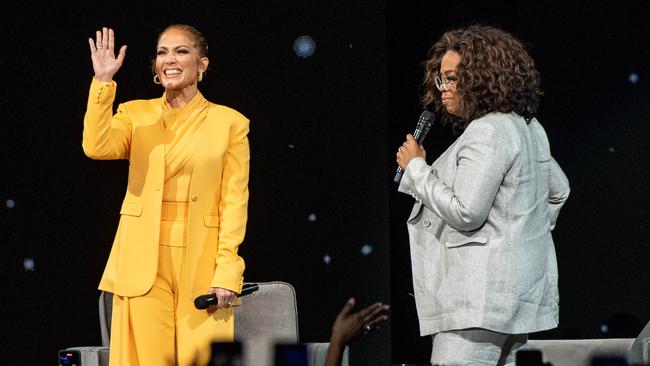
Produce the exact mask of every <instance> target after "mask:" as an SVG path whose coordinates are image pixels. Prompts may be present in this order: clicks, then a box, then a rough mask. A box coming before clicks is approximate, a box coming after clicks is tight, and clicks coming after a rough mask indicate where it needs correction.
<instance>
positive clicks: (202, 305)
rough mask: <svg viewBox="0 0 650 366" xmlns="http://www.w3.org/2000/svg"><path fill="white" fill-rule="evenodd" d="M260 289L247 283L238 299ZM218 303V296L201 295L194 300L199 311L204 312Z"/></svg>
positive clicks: (256, 285)
mask: <svg viewBox="0 0 650 366" xmlns="http://www.w3.org/2000/svg"><path fill="white" fill-rule="evenodd" d="M259 288H260V287H259V285H258V284H256V283H246V284H244V286H243V287H242V289H241V293H240V294H239V295H238V296H237V297H242V296H246V295H248V294H250V293H253V292H255V291H257V290H259ZM218 302H219V299H218V298H217V294H207V295H201V296H197V298H196V299H194V307H196V308H197V309H199V310H203V309H207V308H209V307H210V306H213V305H217V303H218Z"/></svg>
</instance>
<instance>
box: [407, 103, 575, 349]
mask: <svg viewBox="0 0 650 366" xmlns="http://www.w3.org/2000/svg"><path fill="white" fill-rule="evenodd" d="M399 191H400V192H404V193H407V194H410V195H411V196H413V197H414V198H415V200H416V202H415V205H414V206H413V210H412V211H411V215H410V216H409V218H408V221H407V225H408V232H409V239H410V248H411V262H412V270H413V286H414V291H415V301H416V307H417V312H418V318H419V323H420V334H421V335H422V336H424V335H428V334H434V333H437V332H440V331H445V330H451V329H465V328H474V327H478V328H485V329H489V330H493V331H498V332H503V333H511V334H519V333H529V332H535V331H541V330H546V329H551V328H554V327H556V326H557V324H558V315H559V308H558V302H559V295H558V287H557V280H558V273H557V260H556V257H555V248H554V244H553V238H552V236H551V230H553V228H554V226H555V222H556V220H557V217H558V213H559V211H560V208H561V207H562V205H563V204H564V202H565V200H566V199H567V197H568V195H569V183H568V180H567V178H566V176H565V175H564V173H563V172H562V169H561V168H560V166H559V165H558V164H557V162H556V161H555V160H554V159H553V158H552V157H551V153H550V148H549V143H548V138H547V136H546V132H545V131H544V129H543V127H542V126H541V125H540V124H539V122H538V121H537V120H536V119H533V120H532V121H531V122H530V123H529V124H526V121H525V120H524V119H523V118H522V117H520V116H518V115H516V114H514V113H511V114H504V113H490V114H488V115H486V116H484V117H481V118H479V119H477V120H474V121H472V122H471V123H470V124H469V126H468V127H467V128H466V129H465V131H464V132H463V134H462V135H460V136H459V137H458V139H457V140H456V141H455V142H454V143H453V144H452V145H451V146H450V147H449V148H448V149H447V151H445V152H444V153H443V154H442V155H440V157H439V158H438V159H437V160H436V161H435V162H434V163H433V164H432V165H430V166H429V165H427V163H426V161H425V160H424V159H423V158H415V159H412V160H411V161H410V162H409V164H408V166H407V167H406V170H405V171H404V175H403V177H402V181H401V182H400V186H399Z"/></svg>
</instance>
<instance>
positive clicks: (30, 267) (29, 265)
mask: <svg viewBox="0 0 650 366" xmlns="http://www.w3.org/2000/svg"><path fill="white" fill-rule="evenodd" d="M34 267H35V263H34V258H25V259H24V260H23V268H25V272H27V271H30V272H34Z"/></svg>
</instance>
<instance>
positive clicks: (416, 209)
mask: <svg viewBox="0 0 650 366" xmlns="http://www.w3.org/2000/svg"><path fill="white" fill-rule="evenodd" d="M422 206H423V205H422V203H420V202H415V205H413V208H412V209H411V213H410V214H409V218H408V219H407V220H406V222H408V223H409V224H414V223H416V222H417V221H418V219H419V216H420V213H422Z"/></svg>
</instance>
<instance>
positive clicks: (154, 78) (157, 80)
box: [153, 74, 162, 85]
mask: <svg viewBox="0 0 650 366" xmlns="http://www.w3.org/2000/svg"><path fill="white" fill-rule="evenodd" d="M153 83H154V84H158V85H160V84H162V83H161V82H160V77H159V76H158V74H156V75H154V76H153Z"/></svg>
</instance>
